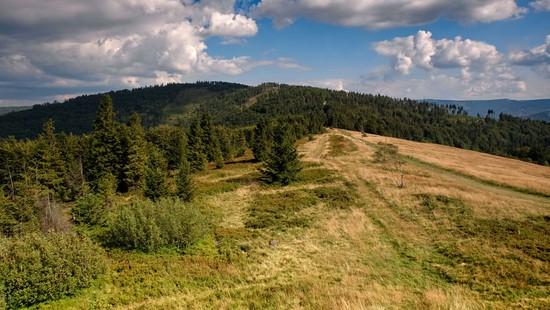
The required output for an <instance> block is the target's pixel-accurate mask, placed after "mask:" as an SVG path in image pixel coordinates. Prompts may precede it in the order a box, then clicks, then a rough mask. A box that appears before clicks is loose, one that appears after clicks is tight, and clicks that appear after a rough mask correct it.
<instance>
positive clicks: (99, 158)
mask: <svg viewBox="0 0 550 310" xmlns="http://www.w3.org/2000/svg"><path fill="white" fill-rule="evenodd" d="M114 117H115V113H114V111H113V102H112V100H111V97H110V96H109V95H103V96H102V97H101V101H100V104H99V109H98V112H97V116H96V119H95V121H94V125H93V127H94V130H93V132H92V135H91V138H90V146H89V150H88V154H87V156H86V167H85V172H86V176H87V177H88V179H89V180H90V182H91V183H92V185H94V186H96V185H97V181H98V180H99V179H100V178H101V177H103V176H104V175H107V174H112V175H114V176H115V177H117V178H118V177H119V176H120V175H121V164H120V163H121V157H122V155H123V154H122V147H121V141H120V140H121V137H120V126H119V124H118V123H117V122H116V121H115V120H114Z"/></svg>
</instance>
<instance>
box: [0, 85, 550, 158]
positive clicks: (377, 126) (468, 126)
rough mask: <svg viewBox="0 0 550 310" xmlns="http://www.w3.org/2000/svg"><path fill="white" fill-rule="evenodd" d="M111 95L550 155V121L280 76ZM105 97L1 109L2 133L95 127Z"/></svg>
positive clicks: (173, 116)
mask: <svg viewBox="0 0 550 310" xmlns="http://www.w3.org/2000/svg"><path fill="white" fill-rule="evenodd" d="M109 95H110V96H111V97H112V98H113V102H114V107H115V109H116V110H117V120H118V121H120V122H127V121H128V120H129V119H130V117H131V115H132V114H133V113H137V114H138V115H139V116H140V117H141V119H142V122H143V124H144V126H145V127H152V126H158V125H162V124H167V125H174V126H180V127H182V126H183V127H185V126H189V125H190V123H191V122H192V120H193V115H196V114H202V113H208V114H209V115H211V117H212V123H213V124H215V125H220V126H225V127H230V128H243V127H246V126H253V125H254V124H256V123H257V122H259V121H260V120H261V119H264V118H285V117H286V118H295V117H303V118H304V119H306V120H307V121H308V122H313V123H315V124H311V125H310V126H318V127H334V128H341V129H351V130H358V131H364V132H367V133H374V134H380V135H386V136H392V137H397V138H404V139H409V140H415V141H424V142H433V143H438V144H444V145H450V146H454V147H459V148H464V149H471V150H477V151H482V152H486V153H490V154H495V155H500V156H507V157H512V158H517V159H521V160H525V161H530V162H534V163H538V164H543V165H547V164H548V163H549V162H550V124H549V123H547V122H544V121H535V120H528V119H523V118H519V117H513V116H510V115H506V114H500V115H494V112H493V111H491V110H488V111H487V114H486V115H477V116H471V115H467V114H466V112H465V111H464V109H462V108H461V107H459V106H456V105H443V106H441V105H436V104H432V103H426V102H418V101H415V100H412V99H407V98H403V99H399V98H391V97H387V96H382V95H370V94H362V93H354V92H344V91H333V90H327V89H320V88H314V87H305V86H290V85H282V84H274V83H266V84H262V85H259V86H255V87H249V86H245V85H240V84H232V83H224V82H197V83H194V84H169V85H160V86H152V87H145V88H138V89H133V90H123V91H116V92H110V93H109ZM99 97H100V94H98V95H89V96H81V97H77V98H74V99H70V100H68V101H66V102H64V103H49V104H43V105H36V106H34V107H33V108H32V109H30V110H26V111H20V112H15V113H10V114H8V115H4V116H0V136H3V137H8V136H14V137H15V138H26V137H36V136H37V135H38V134H39V133H40V131H41V126H42V124H43V123H44V122H46V121H47V120H48V119H50V118H51V119H53V120H54V121H55V124H56V128H57V130H58V131H59V132H64V133H66V134H70V133H72V134H82V133H87V132H90V131H91V130H92V122H93V119H94V116H95V112H96V110H97V105H98V102H99Z"/></svg>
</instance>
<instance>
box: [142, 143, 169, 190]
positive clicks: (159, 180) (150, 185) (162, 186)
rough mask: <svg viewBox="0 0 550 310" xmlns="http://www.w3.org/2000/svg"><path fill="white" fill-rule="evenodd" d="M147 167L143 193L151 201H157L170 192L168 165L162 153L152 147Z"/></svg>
mask: <svg viewBox="0 0 550 310" xmlns="http://www.w3.org/2000/svg"><path fill="white" fill-rule="evenodd" d="M150 149H151V151H150V152H149V159H148V160H147V167H146V168H145V186H144V190H143V193H144V194H145V197H147V198H149V199H151V200H157V199H159V198H160V197H162V196H164V195H166V194H167V192H168V188H167V185H166V176H167V170H168V165H167V163H166V159H164V156H162V154H161V152H160V151H159V150H158V149H157V148H155V147H153V146H151V147H150Z"/></svg>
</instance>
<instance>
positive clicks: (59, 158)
mask: <svg viewBox="0 0 550 310" xmlns="http://www.w3.org/2000/svg"><path fill="white" fill-rule="evenodd" d="M38 123H41V124H40V129H39V130H38V129H37V126H38V125H37V124H38ZM326 127H334V128H340V129H350V130H355V131H361V132H364V133H367V134H368V133H375V134H380V135H385V136H393V137H399V138H405V139H409V140H417V141H429V142H435V143H438V144H445V145H451V146H455V147H459V148H466V149H473V150H480V151H483V152H487V153H492V154H497V155H503V156H508V157H514V158H518V159H522V160H525V161H531V162H535V163H539V164H544V165H548V163H549V162H550V124H548V123H545V122H542V121H532V120H526V119H521V118H516V117H512V116H508V115H499V116H494V115H491V113H488V115H486V116H483V117H481V116H476V117H472V116H468V115H466V114H465V113H464V111H463V110H462V109H461V108H459V107H456V106H438V105H434V104H429V103H423V102H416V101H414V100H409V99H395V98H389V97H385V96H380V95H366V94H359V93H349V92H342V91H331V90H326V89H318V88H312V87H301V86H300V87H299V86H288V85H279V84H264V85H261V86H257V87H247V86H243V85H237V84H227V83H219V82H212V83H208V82H202V83H197V84H171V85H167V86H155V87H149V88H141V89H135V90H132V91H119V92H111V93H108V94H101V95H92V96H82V97H78V98H75V99H71V100H68V101H67V102H65V103H53V104H45V105H39V106H35V107H34V108H33V109H31V110H28V111H22V112H16V113H11V114H8V115H5V116H2V117H0V133H1V134H2V135H3V136H4V138H2V139H0V243H1V244H0V292H1V294H0V306H2V304H1V302H3V303H4V305H3V306H6V307H7V308H18V307H24V306H30V305H33V304H36V303H40V302H43V301H48V300H54V299H59V298H62V297H64V296H72V295H73V294H75V293H76V292H78V291H79V290H80V289H82V288H86V287H90V286H91V285H92V283H93V282H94V281H95V280H96V279H97V278H98V277H101V275H103V274H104V273H105V270H106V268H107V267H106V266H107V265H106V263H105V262H104V255H103V253H104V252H103V251H105V249H120V250H128V251H139V252H145V253H150V252H158V251H163V250H167V249H169V250H171V251H176V252H178V253H186V252H188V251H190V249H192V248H194V247H196V246H197V244H201V242H204V240H205V236H208V235H209V231H211V230H212V225H211V223H210V221H211V215H210V214H208V213H206V212H204V211H201V209H199V208H195V207H193V205H192V204H190V203H189V202H192V201H193V199H194V197H195V196H196V195H195V194H196V192H197V191H201V190H205V189H201V188H200V186H197V184H196V182H195V177H196V176H197V175H200V174H201V173H202V172H203V171H205V170H207V169H211V170H212V169H213V170H215V169H221V168H223V167H224V165H226V164H227V163H231V162H232V161H233V160H234V159H235V158H246V154H249V155H250V156H251V154H250V153H251V152H252V154H253V156H254V158H255V161H256V162H260V164H258V171H257V173H258V175H259V176H258V178H257V179H258V180H261V182H263V183H265V184H278V186H287V185H289V184H291V183H293V182H297V181H298V179H299V177H298V175H299V173H300V172H301V171H302V168H303V164H302V163H301V161H300V158H299V156H298V153H297V151H296V148H295V142H296V141H297V140H298V139H300V138H303V137H305V136H308V135H311V134H315V133H320V132H323V131H324V130H325V128H326ZM243 156H244V157H243ZM243 182H244V181H243ZM206 190H208V189H206ZM319 195H320V196H319V197H325V196H326V195H328V194H327V193H324V192H323V193H320V194H319ZM338 195H340V194H338ZM338 195H337V196H338ZM121 197H139V198H138V199H133V198H132V202H131V203H124V202H122V203H121V202H120V199H121ZM346 197H347V196H346ZM122 199H125V198H122ZM128 199H130V198H128ZM346 199H347V198H346ZM350 199H351V198H350ZM294 200H296V201H299V197H298V198H296V199H294V198H293V201H294ZM251 225H252V224H251ZM254 225H255V226H254V227H256V226H257V227H260V226H261V225H264V224H263V223H254Z"/></svg>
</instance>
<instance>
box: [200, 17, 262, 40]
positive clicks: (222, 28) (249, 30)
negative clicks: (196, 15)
mask: <svg viewBox="0 0 550 310" xmlns="http://www.w3.org/2000/svg"><path fill="white" fill-rule="evenodd" d="M207 32H208V33H209V34H211V35H217V36H229V37H248V36H253V35H255V34H256V33H257V32H258V26H257V25H256V22H255V21H254V20H253V19H251V18H249V17H246V16H243V15H238V14H222V13H219V12H214V13H212V16H211V18H210V27H209V28H208V30H207Z"/></svg>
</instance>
